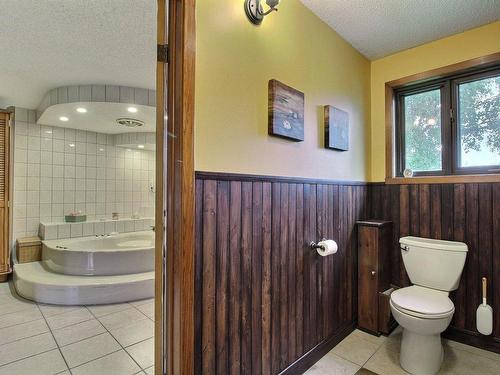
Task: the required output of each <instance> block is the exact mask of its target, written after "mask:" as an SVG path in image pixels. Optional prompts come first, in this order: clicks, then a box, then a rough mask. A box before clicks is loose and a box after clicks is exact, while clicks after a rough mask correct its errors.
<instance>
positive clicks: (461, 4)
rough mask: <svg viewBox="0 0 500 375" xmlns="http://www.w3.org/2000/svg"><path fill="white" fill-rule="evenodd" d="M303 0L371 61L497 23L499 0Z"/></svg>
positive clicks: (499, 11)
mask: <svg viewBox="0 0 500 375" xmlns="http://www.w3.org/2000/svg"><path fill="white" fill-rule="evenodd" d="M301 2H302V3H303V4H304V5H305V6H307V7H308V8H309V9H311V10H312V11H313V12H314V13H315V14H316V15H317V16H318V17H319V18H321V19H322V20H323V21H324V22H326V23H327V24H328V25H329V26H330V27H332V28H333V29H334V30H335V31H336V32H337V33H339V34H340V35H341V36H342V37H343V38H344V39H345V40H347V41H348V42H349V43H350V44H351V45H352V46H353V47H354V48H356V49H357V50H358V51H360V52H361V53H362V54H363V55H365V56H366V57H367V58H369V59H370V60H375V59H378V58H381V57H384V56H387V55H390V54H393V53H396V52H399V51H402V50H405V49H408V48H412V47H416V46H419V45H421V44H425V43H428V42H431V41H434V40H437V39H441V38H444V37H446V36H450V35H453V34H457V33H460V32H463V31H466V30H469V29H472V28H475V27H478V26H481V25H485V24H488V23H491V22H495V21H497V20H498V19H500V1H499V0H474V1H471V0H442V1H436V0H413V1H401V0H350V1H345V0H328V1H327V0H301ZM282 6H283V7H285V6H286V3H285V2H284V3H283V5H282Z"/></svg>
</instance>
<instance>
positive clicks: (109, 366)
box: [71, 350, 141, 375]
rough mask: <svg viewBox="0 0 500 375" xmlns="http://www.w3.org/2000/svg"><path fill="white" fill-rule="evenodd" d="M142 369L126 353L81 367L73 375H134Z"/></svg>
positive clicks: (109, 356)
mask: <svg viewBox="0 0 500 375" xmlns="http://www.w3.org/2000/svg"><path fill="white" fill-rule="evenodd" d="M140 370H141V369H140V368H139V366H137V364H136V363H135V362H134V361H133V360H132V358H130V356H129V355H128V354H127V353H126V352H125V351H124V350H120V351H118V352H115V353H112V354H108V355H107V356H105V357H102V358H99V359H96V360H95V361H91V362H89V363H86V364H84V365H81V366H79V367H76V368H73V369H71V372H72V373H73V375H97V374H103V375H104V374H106V375H132V374H136V373H137V372H138V371H140Z"/></svg>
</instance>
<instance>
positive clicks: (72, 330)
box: [0, 283, 154, 375]
mask: <svg viewBox="0 0 500 375" xmlns="http://www.w3.org/2000/svg"><path fill="white" fill-rule="evenodd" d="M153 311H154V300H153V299H148V300H143V301H137V302H132V303H120V304H114V305H100V306H55V305H43V304H36V303H33V302H31V301H28V300H25V299H23V298H21V297H19V296H18V295H17V294H16V293H15V290H14V288H13V286H12V284H11V283H1V284H0V375H31V374H33V375H35V374H36V375H55V374H60V375H71V374H72V375H100V374H103V375H115V374H116V375H129V374H130V375H132V374H142V375H144V374H153V365H154V352H153V336H154V321H153V319H154V316H153Z"/></svg>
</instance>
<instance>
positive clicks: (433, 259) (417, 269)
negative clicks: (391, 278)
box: [390, 237, 467, 375]
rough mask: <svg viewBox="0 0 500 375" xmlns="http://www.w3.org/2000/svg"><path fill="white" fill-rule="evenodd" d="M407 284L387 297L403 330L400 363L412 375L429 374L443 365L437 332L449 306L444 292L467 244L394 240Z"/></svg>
mask: <svg viewBox="0 0 500 375" xmlns="http://www.w3.org/2000/svg"><path fill="white" fill-rule="evenodd" d="M399 243H400V247H401V254H402V255H403V262H404V265H405V268H406V272H407V273H408V276H409V278H410V281H411V282H412V284H414V285H412V286H409V287H406V288H401V289H398V290H396V291H394V292H393V293H392V294H391V299H390V305H391V311H392V314H393V315H394V318H395V319H396V321H397V322H398V323H399V325H400V326H401V327H403V337H402V339H401V353H400V363H401V367H403V368H404V369H405V370H406V371H408V372H409V373H411V374H414V375H434V374H436V373H437V372H438V371H439V368H440V367H441V363H442V361H443V346H442V345H441V332H443V331H444V330H445V329H446V328H447V327H448V325H449V324H450V322H451V318H452V317H453V313H454V312H455V307H454V305H453V302H452V301H451V300H450V299H449V298H448V292H450V291H452V290H455V289H457V288H458V284H459V281H460V275H461V274H462V270H463V268H464V264H465V257H466V255H467V245H466V244H464V243H462V242H452V241H442V240H432V239H428V238H419V237H403V238H401V239H400V240H399Z"/></svg>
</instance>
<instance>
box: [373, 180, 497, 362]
mask: <svg viewBox="0 0 500 375" xmlns="http://www.w3.org/2000/svg"><path fill="white" fill-rule="evenodd" d="M369 191H370V193H369V194H370V197H369V201H370V203H371V215H370V216H371V217H374V218H377V219H384V220H392V221H393V223H394V224H393V225H394V227H393V228H394V234H393V246H392V249H391V251H392V255H391V260H392V267H391V269H392V272H391V282H392V283H393V284H395V285H399V286H407V285H409V280H408V276H407V275H406V272H405V268H404V265H403V263H402V259H401V251H400V249H399V243H398V241H399V238H400V237H403V236H408V235H413V236H420V237H430V238H436V239H444V240H454V241H462V242H465V243H466V244H467V245H468V247H469V252H468V253H467V260H466V263H465V268H464V271H463V273H462V277H461V280H460V286H459V288H458V290H456V291H455V292H452V293H451V298H452V300H453V302H454V304H455V314H454V316H453V321H452V322H451V324H450V327H449V329H448V330H447V331H446V332H445V336H448V337H450V338H453V339H455V340H457V341H461V342H464V343H466V344H470V345H474V346H478V347H481V348H483V349H489V350H492V351H495V352H497V353H499V352H500V314H498V311H500V272H499V270H500V183H469V184H432V185H428V184H421V185H385V184H383V183H382V184H371V185H370V189H369ZM483 276H484V277H487V278H488V303H489V304H490V305H491V306H492V307H493V311H497V313H496V314H494V322H493V328H494V331H493V335H491V336H482V335H480V334H479V333H478V332H477V330H476V309H477V307H478V305H479V304H480V303H481V302H482V300H481V278H482V277H483Z"/></svg>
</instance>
